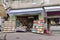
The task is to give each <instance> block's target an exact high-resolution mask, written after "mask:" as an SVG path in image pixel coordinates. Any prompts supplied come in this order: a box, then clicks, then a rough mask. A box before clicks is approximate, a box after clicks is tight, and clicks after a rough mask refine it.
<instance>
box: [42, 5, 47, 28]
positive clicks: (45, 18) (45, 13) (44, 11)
mask: <svg viewBox="0 0 60 40" xmlns="http://www.w3.org/2000/svg"><path fill="white" fill-rule="evenodd" d="M42 8H43V13H44V20H45V28H46V29H48V28H47V27H48V23H47V12H46V10H45V8H44V6H43V7H42Z"/></svg>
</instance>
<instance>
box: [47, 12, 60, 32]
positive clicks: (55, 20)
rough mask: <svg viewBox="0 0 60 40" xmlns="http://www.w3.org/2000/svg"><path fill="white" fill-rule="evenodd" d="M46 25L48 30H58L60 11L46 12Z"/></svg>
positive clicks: (59, 26)
mask: <svg viewBox="0 0 60 40" xmlns="http://www.w3.org/2000/svg"><path fill="white" fill-rule="evenodd" d="M47 15H48V19H47V20H48V25H49V26H50V27H49V28H50V30H55V31H58V30H60V12H59V11H56V12H48V13H47Z"/></svg>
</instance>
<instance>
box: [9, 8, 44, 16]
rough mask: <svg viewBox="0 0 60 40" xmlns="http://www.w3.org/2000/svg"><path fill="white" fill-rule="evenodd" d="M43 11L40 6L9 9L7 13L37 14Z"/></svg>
mask: <svg viewBox="0 0 60 40" xmlns="http://www.w3.org/2000/svg"><path fill="white" fill-rule="evenodd" d="M42 11H43V9H42V8H32V9H21V10H10V11H9V12H8V14H13V15H22V14H39V13H41V12H42Z"/></svg>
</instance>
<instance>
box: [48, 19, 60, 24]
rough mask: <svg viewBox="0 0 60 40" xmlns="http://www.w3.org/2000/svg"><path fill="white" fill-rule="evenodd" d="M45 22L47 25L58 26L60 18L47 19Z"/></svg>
mask: <svg viewBox="0 0 60 40" xmlns="http://www.w3.org/2000/svg"><path fill="white" fill-rule="evenodd" d="M47 21H48V24H49V25H60V18H49V19H48V20H47Z"/></svg>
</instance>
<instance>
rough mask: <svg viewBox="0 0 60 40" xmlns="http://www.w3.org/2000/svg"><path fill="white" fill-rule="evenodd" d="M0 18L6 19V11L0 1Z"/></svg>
mask: <svg viewBox="0 0 60 40" xmlns="http://www.w3.org/2000/svg"><path fill="white" fill-rule="evenodd" d="M0 16H3V17H7V14H6V10H5V9H4V7H3V5H2V3H1V1H0Z"/></svg>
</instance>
